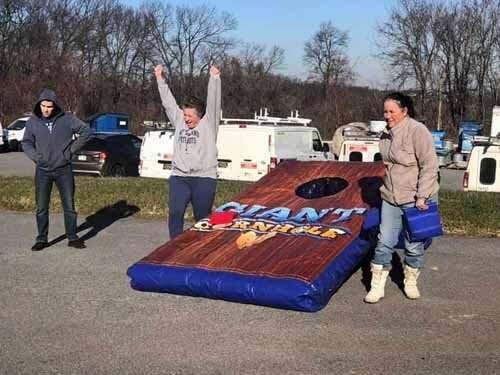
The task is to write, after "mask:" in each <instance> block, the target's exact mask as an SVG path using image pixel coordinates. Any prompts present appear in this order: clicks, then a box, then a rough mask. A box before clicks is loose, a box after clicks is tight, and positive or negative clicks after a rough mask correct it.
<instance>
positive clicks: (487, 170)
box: [479, 158, 497, 185]
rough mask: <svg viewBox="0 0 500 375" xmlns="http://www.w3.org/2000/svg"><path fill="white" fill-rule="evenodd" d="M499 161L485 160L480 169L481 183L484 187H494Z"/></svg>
mask: <svg viewBox="0 0 500 375" xmlns="http://www.w3.org/2000/svg"><path fill="white" fill-rule="evenodd" d="M496 169H497V161H496V160H495V159H493V158H484V159H482V160H481V166H480V167H479V182H480V183H481V184H483V185H493V184H494V183H495V174H496Z"/></svg>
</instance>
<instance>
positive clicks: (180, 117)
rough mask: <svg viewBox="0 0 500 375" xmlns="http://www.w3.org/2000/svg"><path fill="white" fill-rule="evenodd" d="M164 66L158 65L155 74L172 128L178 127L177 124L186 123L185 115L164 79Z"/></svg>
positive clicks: (162, 102)
mask: <svg viewBox="0 0 500 375" xmlns="http://www.w3.org/2000/svg"><path fill="white" fill-rule="evenodd" d="M163 72H164V70H163V65H156V66H155V69H154V74H155V77H156V83H157V84H158V91H159V92H160V98H161V104H162V105H163V108H165V112H167V117H168V119H169V120H170V122H171V124H172V126H174V127H175V126H177V124H179V123H182V121H184V113H183V112H182V109H180V108H179V106H178V105H177V102H176V101H175V98H174V96H173V95H172V92H171V91H170V88H169V87H168V85H167V83H166V82H165V78H164V77H163Z"/></svg>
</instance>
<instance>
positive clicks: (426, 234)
mask: <svg viewBox="0 0 500 375" xmlns="http://www.w3.org/2000/svg"><path fill="white" fill-rule="evenodd" d="M428 206H429V208H428V209H427V210H425V211H420V210H419V209H417V208H416V207H409V208H403V213H404V215H403V217H404V223H405V229H406V232H407V234H408V238H409V239H410V241H412V242H415V241H424V240H426V239H428V238H432V237H438V236H442V235H443V226H442V225H441V216H440V215H439V207H438V204H437V203H435V202H429V203H428Z"/></svg>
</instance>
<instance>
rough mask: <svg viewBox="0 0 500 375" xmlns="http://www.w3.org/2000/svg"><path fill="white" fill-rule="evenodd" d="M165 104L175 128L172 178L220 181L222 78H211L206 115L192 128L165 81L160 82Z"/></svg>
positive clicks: (158, 81) (162, 100)
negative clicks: (218, 155) (219, 143)
mask: <svg viewBox="0 0 500 375" xmlns="http://www.w3.org/2000/svg"><path fill="white" fill-rule="evenodd" d="M157 83H158V90H159V92H160V97H161V102H162V104H163V107H164V108H165V111H166V113H167V116H168V119H169V120H170V122H171V123H172V125H173V126H174V128H175V133H174V156H173V160H172V176H189V177H210V178H217V130H218V127H219V122H220V110H221V81H220V76H218V75H217V76H212V75H210V79H209V81H208V90H207V91H208V92H207V104H206V111H205V115H204V116H203V117H202V118H201V120H200V122H199V123H198V125H197V126H196V127H195V128H193V129H189V128H188V127H187V125H186V123H185V121H184V112H183V111H182V109H181V108H179V106H178V105H177V103H176V101H175V98H174V96H173V95H172V92H171V91H170V89H169V87H168V85H167V84H166V82H165V81H164V80H163V79H159V80H157Z"/></svg>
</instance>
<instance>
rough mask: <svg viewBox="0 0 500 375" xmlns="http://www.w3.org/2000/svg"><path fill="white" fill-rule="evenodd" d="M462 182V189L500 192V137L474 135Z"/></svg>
mask: <svg viewBox="0 0 500 375" xmlns="http://www.w3.org/2000/svg"><path fill="white" fill-rule="evenodd" d="M463 184H464V191H490V192H497V193H500V138H496V137H494V138H493V137H490V138H488V137H474V140H473V147H472V151H471V153H470V157H469V161H468V163H467V169H466V171H465V173H464V182H463Z"/></svg>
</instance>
